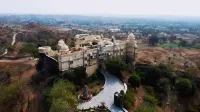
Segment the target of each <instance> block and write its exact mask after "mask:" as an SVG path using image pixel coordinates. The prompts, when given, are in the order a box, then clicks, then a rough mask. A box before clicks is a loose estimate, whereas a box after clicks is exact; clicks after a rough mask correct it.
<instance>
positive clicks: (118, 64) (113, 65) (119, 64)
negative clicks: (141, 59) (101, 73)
mask: <svg viewBox="0 0 200 112" xmlns="http://www.w3.org/2000/svg"><path fill="white" fill-rule="evenodd" d="M106 68H107V70H108V71H109V72H111V73H112V74H113V75H115V76H116V77H118V78H119V79H120V80H121V81H123V76H122V74H121V71H122V70H126V68H127V65H126V64H125V62H123V61H122V60H121V59H119V58H113V59H110V60H108V61H107V62H106Z"/></svg>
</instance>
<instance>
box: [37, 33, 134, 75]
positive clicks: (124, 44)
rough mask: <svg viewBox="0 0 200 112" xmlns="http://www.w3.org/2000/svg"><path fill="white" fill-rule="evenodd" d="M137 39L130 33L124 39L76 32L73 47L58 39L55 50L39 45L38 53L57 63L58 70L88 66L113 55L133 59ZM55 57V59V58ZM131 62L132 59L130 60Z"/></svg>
mask: <svg viewBox="0 0 200 112" xmlns="http://www.w3.org/2000/svg"><path fill="white" fill-rule="evenodd" d="M136 48H137V41H136V40H135V36H134V35H133V34H132V33H130V34H129V35H128V37H127V40H126V41H121V40H116V39H115V38H114V36H112V38H111V39H108V38H104V37H103V35H89V34H77V35H76V36H75V47H72V48H69V47H68V46H67V45H66V44H65V42H64V41H63V40H59V41H58V44H57V50H56V51H53V50H52V49H51V47H50V46H42V47H39V48H38V50H39V53H40V54H44V55H46V57H48V58H51V59H52V60H54V61H56V62H57V63H58V68H59V70H60V71H67V70H70V69H73V68H77V67H81V66H82V67H86V68H87V67H90V66H93V65H98V64H99V63H101V62H103V61H105V60H107V59H109V58H114V57H124V56H125V57H127V58H130V59H131V60H134V57H135V49H136ZM56 58H57V59H56ZM131 62H132V61H131Z"/></svg>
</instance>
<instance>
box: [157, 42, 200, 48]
mask: <svg viewBox="0 0 200 112" xmlns="http://www.w3.org/2000/svg"><path fill="white" fill-rule="evenodd" d="M159 46H160V47H167V48H170V47H172V48H185V49H188V48H195V49H200V43H198V44H197V45H195V46H194V47H189V46H180V47H179V46H178V44H173V43H170V44H160V45H159Z"/></svg>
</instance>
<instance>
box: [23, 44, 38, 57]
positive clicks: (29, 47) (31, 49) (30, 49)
mask: <svg viewBox="0 0 200 112" xmlns="http://www.w3.org/2000/svg"><path fill="white" fill-rule="evenodd" d="M20 52H21V53H27V54H31V55H32V56H33V57H38V55H39V53H38V49H37V46H36V44H34V43H24V44H23V47H22V48H21V49H20Z"/></svg>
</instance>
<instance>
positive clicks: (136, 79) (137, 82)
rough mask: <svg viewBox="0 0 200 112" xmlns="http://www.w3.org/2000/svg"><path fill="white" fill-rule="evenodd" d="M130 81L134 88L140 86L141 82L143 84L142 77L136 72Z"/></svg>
mask: <svg viewBox="0 0 200 112" xmlns="http://www.w3.org/2000/svg"><path fill="white" fill-rule="evenodd" d="M128 83H130V84H131V87H133V88H136V87H139V86H140V84H141V78H140V77H139V76H138V75H137V74H135V75H132V76H131V77H130V78H129V79H128Z"/></svg>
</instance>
